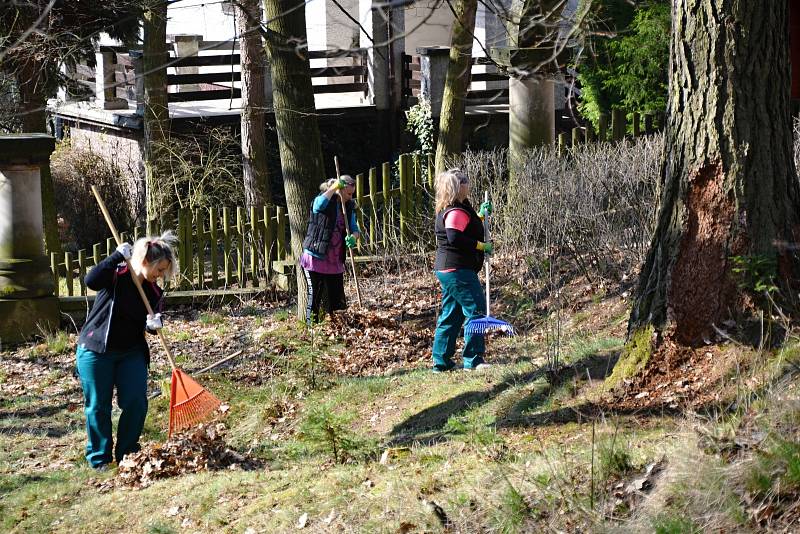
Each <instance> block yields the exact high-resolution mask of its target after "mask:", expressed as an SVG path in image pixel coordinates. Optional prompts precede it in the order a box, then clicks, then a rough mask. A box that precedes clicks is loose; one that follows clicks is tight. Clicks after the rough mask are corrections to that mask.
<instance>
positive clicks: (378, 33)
mask: <svg viewBox="0 0 800 534" xmlns="http://www.w3.org/2000/svg"><path fill="white" fill-rule="evenodd" d="M383 4H384V3H383V2H378V1H376V0H359V3H358V12H359V22H360V23H361V26H362V31H361V34H360V36H359V45H360V46H361V47H362V48H367V82H368V84H369V100H370V103H371V104H372V105H374V106H375V109H377V110H388V109H390V108H391V99H390V96H389V46H388V41H389V16H388V14H387V12H386V10H387V9H391V7H389V8H386V7H383ZM370 37H371V38H372V40H370ZM373 43H374V44H373Z"/></svg>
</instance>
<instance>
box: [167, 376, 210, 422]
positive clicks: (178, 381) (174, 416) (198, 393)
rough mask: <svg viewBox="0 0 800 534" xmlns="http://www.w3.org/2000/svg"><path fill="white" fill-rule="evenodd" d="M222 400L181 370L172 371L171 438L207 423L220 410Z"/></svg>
mask: <svg viewBox="0 0 800 534" xmlns="http://www.w3.org/2000/svg"><path fill="white" fill-rule="evenodd" d="M219 405H220V400H219V399H218V398H216V397H215V396H214V395H213V394H212V393H211V392H210V391H208V390H206V389H204V388H203V386H201V385H200V384H198V383H197V382H195V381H194V380H193V379H192V378H191V377H190V376H189V375H187V374H186V373H184V372H183V371H181V370H180V369H173V370H172V384H171V386H170V400H169V436H172V433H173V432H175V431H177V430H182V429H185V428H191V427H193V426H194V425H196V424H197V423H200V422H202V421H205V420H206V419H208V418H209V417H210V416H212V415H213V414H214V412H215V411H216V410H217V408H219Z"/></svg>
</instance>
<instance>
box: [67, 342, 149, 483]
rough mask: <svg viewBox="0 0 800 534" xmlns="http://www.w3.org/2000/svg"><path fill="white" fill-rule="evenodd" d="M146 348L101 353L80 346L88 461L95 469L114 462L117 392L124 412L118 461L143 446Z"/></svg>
mask: <svg viewBox="0 0 800 534" xmlns="http://www.w3.org/2000/svg"><path fill="white" fill-rule="evenodd" d="M145 351H146V349H144V348H140V347H137V348H135V349H129V350H119V351H107V352H105V353H102V354H101V353H97V352H94V351H91V350H88V349H87V348H85V347H84V346H83V345H80V346H79V347H78V354H77V359H78V374H79V375H80V378H81V385H82V386H83V399H84V412H85V414H86V433H87V434H88V437H89V441H88V442H87V444H86V459H87V460H88V461H89V463H90V464H91V465H92V467H98V466H100V465H103V464H108V463H111V459H112V456H111V451H112V447H113V443H114V440H113V436H112V430H111V399H112V396H113V394H114V388H116V389H117V406H119V408H120V410H122V413H121V414H120V416H119V423H118V424H117V446H116V447H115V448H114V449H113V450H114V458H115V459H116V460H117V463H119V462H120V461H121V460H122V458H123V457H124V456H125V455H126V454H129V453H132V452H136V451H138V450H139V449H140V447H139V436H140V435H141V433H142V428H144V420H145V416H146V415H147V360H146V354H145Z"/></svg>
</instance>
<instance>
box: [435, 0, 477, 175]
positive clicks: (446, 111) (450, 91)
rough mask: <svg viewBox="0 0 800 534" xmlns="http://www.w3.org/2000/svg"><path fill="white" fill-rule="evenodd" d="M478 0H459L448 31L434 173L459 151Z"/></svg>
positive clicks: (442, 167)
mask: <svg viewBox="0 0 800 534" xmlns="http://www.w3.org/2000/svg"><path fill="white" fill-rule="evenodd" d="M477 9H478V0H459V1H458V4H456V7H455V12H456V18H455V20H454V21H453V27H452V29H451V31H450V63H449V64H448V65H447V78H446V79H445V84H444V94H443V95H442V111H441V114H440V116H439V139H438V142H437V144H436V174H439V173H440V172H442V171H444V170H445V165H446V161H447V158H448V157H450V156H452V155H453V154H459V153H460V152H461V143H462V140H463V135H464V134H463V132H462V130H463V127H464V110H465V108H466V103H467V91H468V90H469V82H470V74H471V71H472V39H473V33H474V31H475V13H476V11H477Z"/></svg>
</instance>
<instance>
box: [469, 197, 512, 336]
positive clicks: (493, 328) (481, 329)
mask: <svg viewBox="0 0 800 534" xmlns="http://www.w3.org/2000/svg"><path fill="white" fill-rule="evenodd" d="M483 201H484V202H488V201H489V193H488V192H487V191H484V193H483ZM483 232H484V234H485V239H484V240H485V241H486V242H488V241H489V216H488V214H487V215H486V217H485V218H484V220H483ZM483 263H484V267H485V268H486V277H485V278H486V315H485V316H483V317H478V318H477V319H472V320H471V321H469V322H468V323H467V325H466V326H465V327H464V333H465V334H468V335H479V336H483V335H485V334H487V333H488V332H503V333H504V334H506V335H509V336H513V335H514V327H513V326H511V325H510V324H508V323H507V322H505V321H501V320H500V319H495V318H494V317H492V316H491V314H490V313H489V257H488V256H487V257H486V258H485V259H484V262H483Z"/></svg>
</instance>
